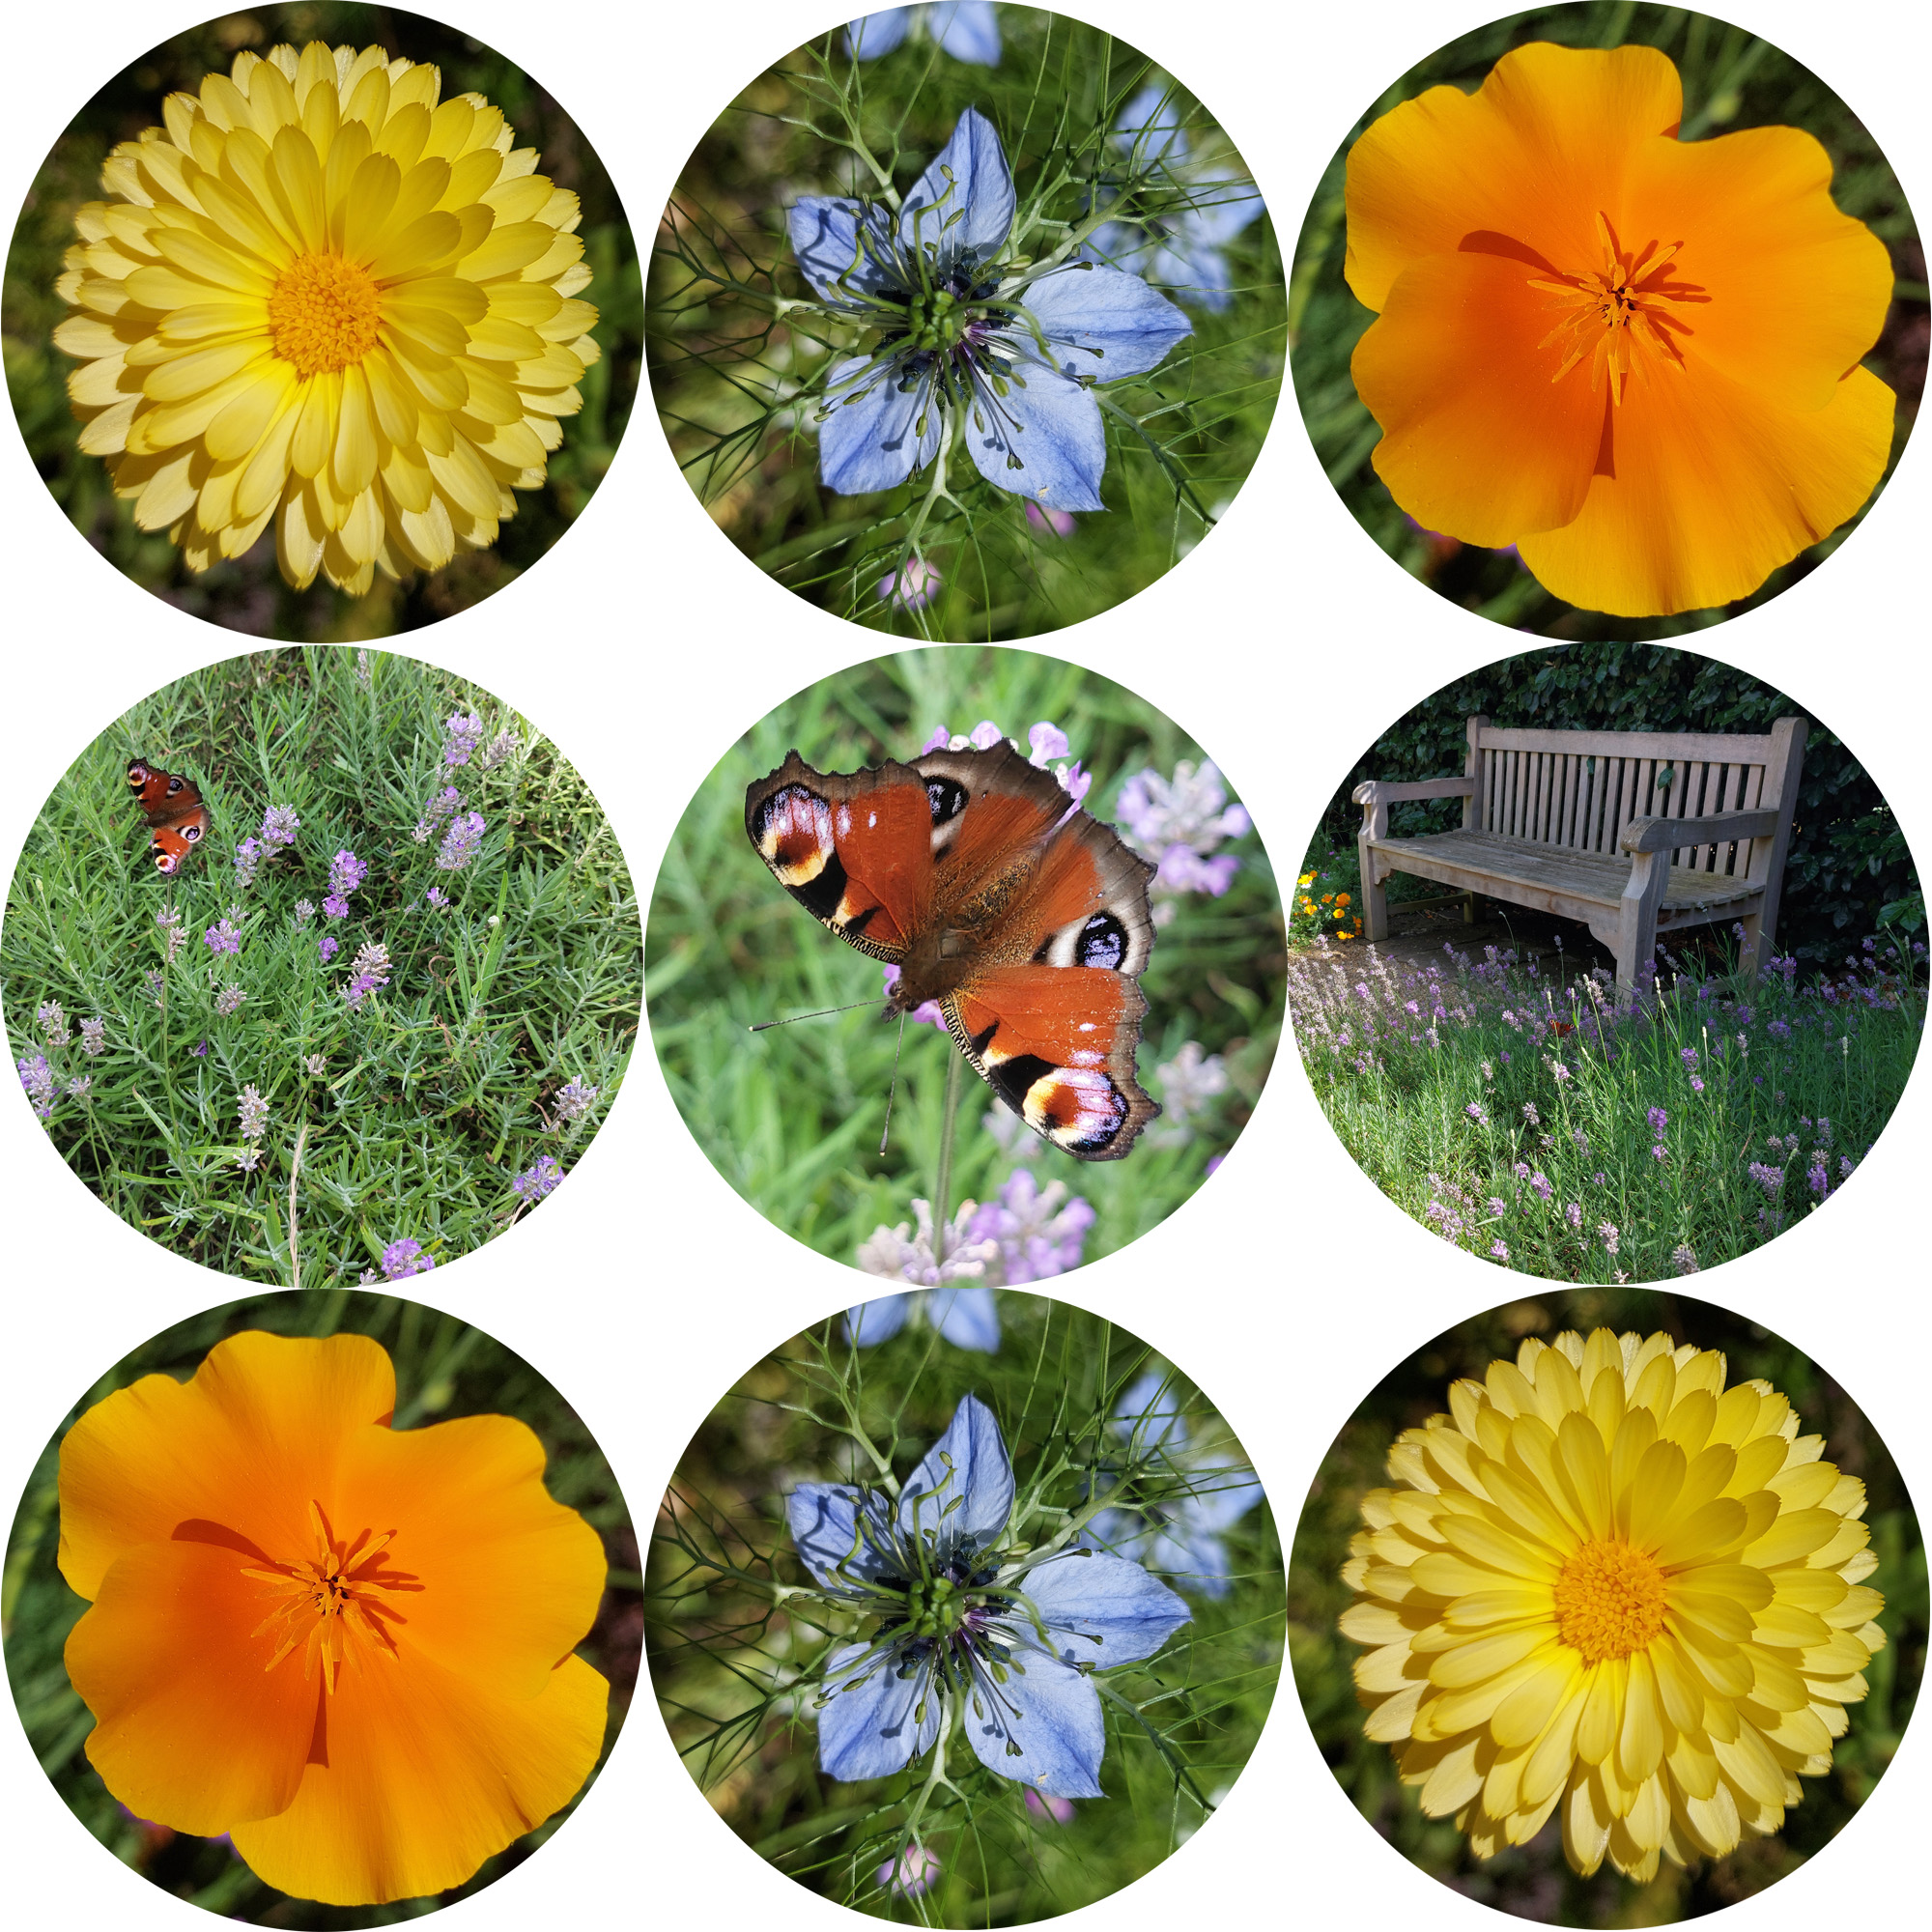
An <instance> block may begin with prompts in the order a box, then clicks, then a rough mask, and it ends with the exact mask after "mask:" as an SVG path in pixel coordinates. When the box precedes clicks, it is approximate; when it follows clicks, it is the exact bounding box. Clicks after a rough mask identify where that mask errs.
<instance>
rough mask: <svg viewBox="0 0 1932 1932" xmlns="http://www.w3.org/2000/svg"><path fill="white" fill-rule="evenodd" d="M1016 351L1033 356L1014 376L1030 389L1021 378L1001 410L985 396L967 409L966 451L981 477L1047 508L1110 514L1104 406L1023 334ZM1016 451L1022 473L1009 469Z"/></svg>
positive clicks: (1014, 384)
mask: <svg viewBox="0 0 1932 1932" xmlns="http://www.w3.org/2000/svg"><path fill="white" fill-rule="evenodd" d="M1095 272H1096V273H1097V272H1098V271H1097V270H1095ZM1014 346H1015V347H1016V348H1017V347H1024V349H1025V351H1026V354H1025V355H1023V357H1022V358H1021V360H1020V362H1019V365H1018V368H1017V370H1016V372H1015V373H1016V376H1017V377H1018V378H1019V379H1020V381H1024V383H1025V384H1026V386H1025V387H1024V388H1022V387H1020V383H1019V381H1015V382H1014V383H1013V384H1012V386H1011V387H1010V388H1009V390H1008V392H1007V394H1006V395H1005V397H1003V398H1001V399H1000V401H999V407H998V409H997V410H995V409H994V408H993V407H992V401H991V399H990V398H985V397H981V398H980V399H977V400H976V401H975V402H973V403H972V404H970V405H969V406H968V413H967V417H966V447H967V448H968V449H969V450H970V451H971V452H972V456H973V461H974V462H975V463H976V464H977V465H979V469H980V475H981V476H983V477H984V478H985V479H986V481H987V482H988V483H994V484H997V485H998V486H999V487H1000V488H1001V489H1002V490H1010V491H1012V492H1013V493H1014V494H1015V495H1016V496H1020V497H1032V498H1033V499H1034V500H1035V501H1036V502H1038V503H1042V504H1044V505H1045V506H1046V507H1047V508H1048V509H1052V510H1104V509H1105V508H1106V507H1107V506H1106V504H1105V503H1103V502H1102V501H1101V500H1100V475H1101V472H1102V471H1103V470H1104V469H1106V467H1107V438H1106V433H1105V431H1104V430H1102V428H1101V427H1100V406H1099V404H1098V403H1096V402H1095V401H1094V398H1093V397H1092V396H1090V395H1089V394H1088V393H1087V391H1086V390H1085V389H1083V388H1082V387H1081V386H1080V384H1078V383H1076V382H1074V381H1073V379H1072V378H1071V377H1070V376H1062V375H1060V374H1059V373H1058V372H1056V371H1054V370H1051V369H1048V368H1046V367H1045V366H1044V365H1043V364H1042V363H1041V362H1040V360H1039V358H1038V357H1037V355H1034V354H1033V353H1032V350H1033V345H1032V343H1031V342H1026V343H1024V344H1021V343H1020V342H1019V341H1018V339H1017V334H1016V335H1015V340H1014ZM1015 426H1016V427H1015ZM1009 449H1011V450H1013V451H1015V452H1016V453H1017V454H1018V456H1019V459H1020V463H1021V465H1022V468H1020V469H1011V468H1010V467H1009V465H1008V462H1007V451H1008V450H1009Z"/></svg>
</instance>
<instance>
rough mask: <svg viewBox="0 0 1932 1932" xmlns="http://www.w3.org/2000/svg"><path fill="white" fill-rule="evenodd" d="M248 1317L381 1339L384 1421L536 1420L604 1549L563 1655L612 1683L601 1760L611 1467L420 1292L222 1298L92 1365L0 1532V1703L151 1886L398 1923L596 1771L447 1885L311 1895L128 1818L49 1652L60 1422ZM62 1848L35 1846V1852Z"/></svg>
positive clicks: (204, 1901)
mask: <svg viewBox="0 0 1932 1932" xmlns="http://www.w3.org/2000/svg"><path fill="white" fill-rule="evenodd" d="M251 1328H259V1329H266V1330H267V1331H268V1332H269V1333H270V1334H271V1335H336V1334H357V1335H367V1336H369V1337H370V1338H371V1339H372V1340H374V1341H377V1342H380V1343H381V1344H382V1345H383V1346H384V1348H385V1349H386V1350H388V1351H389V1356H390V1359H391V1360H392V1361H393V1362H394V1364H395V1370H396V1413H395V1421H394V1424H393V1426H394V1427H395V1428H397V1429H412V1428H420V1427H424V1426H427V1425H429V1424H431V1423H434V1422H438V1421H444V1420H448V1419H449V1418H451V1417H454V1416H459V1415H513V1416H515V1417H517V1419H518V1420H519V1421H522V1422H526V1423H527V1424H528V1425H529V1426H530V1428H531V1429H533V1430H534V1431H535V1432H536V1434H537V1435H538V1436H539V1438H540V1439H541V1440H542V1442H543V1445H544V1451H545V1455H546V1458H547V1463H546V1467H545V1471H544V1487H545V1488H546V1489H547V1490H548V1491H549V1492H550V1493H551V1495H552V1496H554V1498H555V1499H556V1501H558V1502H560V1503H563V1504H565V1505H567V1506H568V1507H569V1508H571V1509H574V1510H576V1511H578V1512H579V1514H580V1515H582V1517H583V1518H584V1520H586V1521H587V1522H589V1524H590V1525H591V1527H592V1528H593V1529H595V1530H596V1531H597V1533H598V1534H599V1535H600V1536H601V1537H602V1538H603V1539H604V1548H605V1551H606V1554H607V1556H608V1557H609V1560H610V1563H611V1575H610V1578H609V1581H608V1582H607V1584H606V1586H605V1592H604V1601H603V1604H602V1605H600V1607H599V1609H598V1613H597V1621H596V1623H595V1625H594V1626H593V1627H592V1629H591V1630H590V1633H589V1634H588V1635H586V1636H585V1637H584V1639H583V1641H582V1643H580V1644H579V1645H578V1646H577V1655H578V1656H580V1657H582V1659H583V1660H584V1662H587V1663H589V1664H591V1665H592V1666H593V1667H594V1668H596V1669H598V1670H600V1671H602V1672H603V1674H604V1675H605V1677H607V1678H608V1679H609V1680H610V1683H611V1715H610V1720H609V1723H608V1726H607V1728H606V1731H605V1735H604V1749H603V1752H602V1753H601V1754H600V1756H599V1758H598V1761H597V1769H598V1771H600V1772H601V1771H602V1769H603V1767H604V1764H605V1762H606V1761H607V1760H608V1758H609V1757H610V1754H611V1747H612V1745H614V1744H615V1742H616V1739H617V1733H618V1731H619V1730H620V1729H621V1728H622V1727H623V1723H624V1719H625V1717H626V1715H627V1714H628V1712H629V1710H630V1707H631V1697H632V1694H633V1690H634V1688H635V1686H636V1683H637V1676H638V1662H639V1653H640V1650H641V1647H642V1638H643V1610H642V1599H641V1595H640V1590H641V1586H642V1583H643V1577H642V1576H641V1575H640V1574H639V1565H638V1538H637V1532H636V1530H635V1529H634V1528H633V1527H632V1524H631V1514H630V1511H629V1509H628V1508H627V1507H626V1505H625V1502H624V1497H623V1492H621V1491H620V1490H619V1489H618V1487H617V1479H616V1477H615V1476H613V1475H612V1474H611V1465H610V1463H607V1462H606V1461H605V1460H604V1453H603V1451H602V1450H600V1449H599V1448H598V1446H597V1444H596V1442H595V1441H594V1440H593V1439H592V1437H591V1435H590V1432H589V1431H588V1430H587V1429H585V1427H584V1426H583V1423H582V1420H581V1418H580V1417H579V1416H578V1415H577V1413H576V1412H575V1411H574V1410H573V1409H572V1408H571V1407H570V1406H569V1404H568V1403H567V1402H566V1401H565V1400H564V1398H563V1397H562V1396H561V1395H560V1394H559V1393H558V1392H557V1391H556V1390H555V1389H554V1388H553V1387H552V1386H551V1384H550V1383H549V1382H548V1381H546V1380H545V1379H544V1378H543V1377H541V1376H540V1375H538V1374H537V1373H536V1371H535V1370H534V1369H532V1368H531V1367H530V1365H529V1364H528V1363H527V1362H526V1361H525V1360H524V1359H523V1358H522V1357H521V1356H520V1355H515V1354H512V1353H511V1351H510V1350H508V1349H506V1348H504V1347H503V1345H502V1344H501V1343H500V1342H497V1341H496V1340H495V1339H494V1338H492V1337H491V1336H489V1335H486V1334H485V1333H483V1331H482V1330H481V1329H477V1328H471V1327H469V1326H467V1325H466V1324H465V1323H463V1322H461V1321H458V1320H457V1319H456V1318H455V1317H454V1316H451V1315H443V1314H440V1313H439V1312H438V1311H437V1310H435V1309H433V1308H427V1307H424V1306H423V1305H422V1304H421V1303H419V1302H414V1301H398V1300H395V1299H392V1298H391V1297H390V1296H388V1295H384V1294H368V1293H359V1292H355V1291H351V1290H348V1289H336V1290H331V1291H327V1292H325V1293H302V1294H270V1295H264V1296H259V1297H256V1298H253V1299H250V1300H245V1301H235V1302H229V1303H227V1304H225V1305H224V1306H222V1307H219V1308H211V1309H208V1310H206V1311H205V1312H204V1313H202V1314H200V1315H196V1316H192V1317H190V1318H189V1319H188V1320H187V1321H178V1322H176V1323H175V1324H174V1325H173V1326H172V1327H169V1328H164V1329H163V1330H162V1331H161V1332H160V1333H159V1334H158V1335H156V1336H155V1337H154V1338H153V1339H152V1340H151V1341H147V1342H144V1343H143V1344H142V1345H141V1346H140V1347H139V1348H138V1349H136V1350H134V1351H133V1352H132V1353H131V1354H129V1355H128V1356H127V1357H126V1358H125V1359H124V1360H122V1361H120V1362H117V1363H116V1364H115V1365H114V1366H113V1367H112V1368H111V1369H109V1370H107V1371H106V1373H105V1374H103V1375H102V1376H101V1378H100V1379H99V1381H98V1382H96V1383H95V1385H94V1386H93V1387H92V1388H91V1389H89V1390H88V1391H87V1392H86V1394H85V1395H83V1396H82V1397H81V1398H80V1400H79V1401H78V1402H76V1403H75V1404H74V1406H73V1407H72V1409H71V1410H70V1411H69V1413H68V1416H67V1419H66V1420H65V1421H64V1422H63V1423H62V1424H61V1426H60V1428H59V1429H58V1430H56V1431H55V1433H54V1435H53V1439H52V1440H51V1441H49V1442H48V1444H47V1446H46V1448H45V1449H44V1450H43V1452H42V1454H41V1457H40V1460H39V1461H38V1462H37V1463H35V1464H34V1469H33V1473H32V1475H31V1476H29V1477H28V1479H27V1486H26V1492H25V1493H24V1494H23V1495H22V1497H21V1499H20V1505H19V1509H18V1511H17V1513H16V1514H15V1515H14V1522H13V1531H12V1534H11V1536H10V1537H9V1539H8V1544H7V1563H6V1571H5V1581H4V1585H0V1625H4V1629H5V1634H6V1655H7V1674H8V1678H9V1680H10V1681H11V1683H12V1686H13V1691H14V1706H15V1708H16V1709H17V1710H18V1712H19V1714H20V1721H21V1723H22V1724H23V1725H24V1726H25V1727H26V1732H27V1740H28V1743H29V1745H30V1746H31V1747H32V1749H33V1751H34V1754H35V1756H36V1757H38V1758H39V1760H40V1765H41V1769H42V1770H43V1772H45V1773H46V1775H47V1776H48V1777H49V1778H50V1779H51V1780H52V1782H53V1786H54V1788H55V1790H56V1791H58V1792H59V1793H60V1795H61V1798H62V1800H63V1801H64V1802H65V1803H66V1804H67V1806H68V1808H69V1809H70V1810H71V1811H72V1813H73V1814H74V1816H75V1818H77V1819H78V1820H79V1821H80V1823H81V1825H82V1826H83V1827H85V1829H86V1830H87V1831H88V1832H89V1833H92V1834H93V1836H94V1837H95V1838H96V1839H98V1840H99V1843H100V1844H101V1845H102V1846H103V1847H105V1849H106V1850H107V1851H108V1852H109V1853H110V1854H111V1855H112V1856H113V1857H115V1858H117V1859H119V1860H120V1861H122V1862H123V1863H124V1864H127V1865H129V1866H131V1867H132V1868H133V1869H134V1870H135V1871H137V1872H139V1873H140V1874H141V1875H142V1877H144V1878H145V1879H147V1880H148V1881H149V1883H150V1884H152V1885H155V1886H157V1887H158V1888H159V1889H161V1890H163V1891H165V1892H167V1893H169V1894H170V1895H172V1896H173V1897H176V1898H179V1899H182V1900H184V1901H185V1903H187V1904H189V1905H196V1906H199V1907H201V1908H202V1909H203V1910H204V1911H206V1912H210V1913H213V1914H216V1915H218V1916H219V1917H221V1918H230V1919H238V1920H240V1921H241V1923H243V1924H247V1925H276V1926H283V1927H288V1928H292V1932H357V1928H361V1927H364V1926H376V1925H395V1924H400V1923H402V1922H403V1921H404V1920H406V1919H411V1918H421V1917H422V1916H423V1915H424V1914H426V1913H430V1912H435V1911H437V1910H439V1909H440V1908H441V1907H442V1906H445V1905H452V1904H454V1903H456V1902H457V1901H458V1900H459V1899H463V1898H468V1897H469V1895H470V1894H471V1893H472V1892H476V1891H480V1890H481V1889H483V1888H484V1887H485V1886H487V1885H490V1884H492V1883H494V1882H495V1881H496V1880H497V1879H499V1878H501V1877H502V1875H503V1874H504V1873H505V1872H507V1871H511V1870H514V1869H515V1868H516V1867H517V1866H518V1865H520V1864H522V1863H523V1861H525V1860H526V1858H528V1857H529V1856H530V1854H531V1853H532V1852H534V1851H535V1850H536V1849H537V1847H538V1846H539V1845H541V1844H543V1843H544V1842H545V1841H546V1840H548V1839H549V1838H550V1837H551V1835H552V1834H553V1833H554V1832H555V1831H556V1830H557V1828H558V1827H559V1826H560V1825H561V1824H562V1823H563V1822H564V1821H565V1820H566V1819H567V1818H568V1817H569V1816H570V1814H571V1813H572V1811H574V1810H575V1809H576V1808H577V1805H578V1804H580V1803H581V1802H582V1797H583V1792H586V1791H588V1790H589V1789H590V1785H591V1784H592V1783H594V1782H595V1780H596V1776H597V1774H596V1773H595V1772H593V1773H592V1774H591V1777H590V1778H589V1779H588V1780H586V1782H585V1784H584V1786H583V1791H580V1792H579V1793H578V1795H577V1797H576V1798H574V1799H573V1800H572V1801H571V1803H570V1804H567V1805H566V1806H565V1807H564V1808H563V1809H562V1810H561V1811H559V1812H558V1813H557V1814H556V1815H555V1816H554V1817H553V1818H550V1819H547V1820H546V1821H545V1822H544V1823H542V1824H540V1825H539V1826H538V1827H537V1828H536V1830H534V1831H533V1832H530V1833H527V1834H526V1836H524V1837H522V1838H520V1839H518V1840H517V1842H516V1843H515V1844H513V1845H511V1846H510V1847H509V1848H508V1849H507V1850H505V1851H502V1852H499V1853H497V1856H496V1857H495V1858H493V1859H491V1860H489V1861H486V1862H485V1864H484V1865H483V1867H482V1868H481V1869H480V1870H479V1871H478V1872H477V1873H476V1875H475V1877H474V1878H472V1879H470V1880H469V1882H468V1884H466V1885H463V1886H460V1887H458V1888H457V1889H455V1890H453V1891H449V1892H445V1893H443V1894H441V1895H440V1896H439V1897H434V1898H417V1899H406V1900H402V1901H399V1902H398V1903H396V1904H393V1905H378V1906H358V1907H347V1906H330V1905H319V1904H317V1903H315V1902H314V1901H313V1900H309V1899H297V1898H291V1897H289V1896H288V1895H287V1894H286V1893H283V1892H280V1891H276V1890H274V1889H271V1888H270V1887H269V1886H266V1885H264V1884H263V1883H262V1881H261V1880H260V1879H258V1878H257V1877H256V1876H255V1874H254V1873H253V1872H252V1871H250V1870H249V1869H248V1867H247V1866H246V1865H244V1864H243V1863H242V1862H241V1861H240V1859H238V1858H237V1857H236V1855H235V1853H234V1852H233V1851H232V1850H231V1849H230V1847H229V1846H228V1845H227V1844H226V1842H224V1841H223V1840H220V1839H214V1838H197V1837H191V1836H187V1835H185V1834H179V1835H178V1834H177V1833H173V1832H171V1831H169V1830H167V1829H166V1828H165V1827H164V1826H157V1825H153V1824H149V1823H144V1822H143V1821H142V1820H140V1819H138V1818H134V1817H131V1816H130V1815H129V1814H128V1811H127V1810H126V1809H125V1808H124V1807H123V1806H122V1805H121V1804H118V1803H117V1802H116V1801H115V1799H114V1797H113V1795H112V1793H110V1792H109V1791H108V1789H107V1787H106V1785H105V1784H103V1783H102V1782H101V1780H100V1776H99V1773H98V1772H97V1771H96V1770H95V1769H94V1767H93V1765H92V1764H91V1763H89V1761H88V1758H87V1754H86V1751H85V1748H84V1747H85V1744H86V1740H87V1735H88V1733H89V1732H90V1731H91V1730H92V1729H93V1728H94V1718H93V1716H92V1714H91V1713H90V1712H89V1711H88V1709H87V1707H86V1706H85V1705H84V1704H83V1703H82V1702H81V1701H80V1697H79V1695H78V1694H77V1693H76V1692H75V1690H74V1689H73V1687H72V1686H71V1684H70V1683H69V1682H68V1675H67V1669H66V1666H65V1665H64V1664H63V1662H62V1661H61V1653H62V1649H63V1647H64V1646H65V1644H66V1642H67V1638H68V1633H69V1632H70V1631H71V1630H72V1628H73V1626H74V1625H75V1624H76V1623H77V1622H79V1620H80V1617H81V1615H82V1613H83V1612H84V1611H85V1610H86V1608H87V1605H86V1603H85V1602H84V1601H83V1600H82V1599H81V1598H79V1597H77V1596H76V1595H75V1594H74V1593H73V1592H72V1591H71V1589H69V1588H68V1586H67V1583H66V1582H65V1580H64V1579H63V1578H62V1577H61V1574H60V1570H59V1567H58V1564H57V1563H56V1560H55V1558H56V1552H57V1548H58V1545H59V1541H60V1492H59V1487H58V1479H59V1473H60V1444H61V1438H62V1436H64V1435H66V1434H67V1432H68V1430H69V1429H70V1428H71V1427H72V1425H73V1424H74V1422H75V1421H77V1420H78V1419H79V1417H80V1415H81V1414H82V1413H83V1412H84V1411H85V1410H87V1409H89V1408H92V1407H93V1406H95V1405H96V1404H97V1403H99V1402H102V1401H104V1400H105V1399H106V1398H107V1397H108V1396H110V1395H112V1394H113V1393H114V1391H115V1390H116V1389H121V1388H126V1387H128V1384H129V1383H131V1382H135V1381H138V1380H139V1379H140V1378H142V1377H143V1376H149V1375H171V1376H173V1377H174V1378H175V1379H176V1380H177V1381H185V1380H186V1379H187V1378H189V1377H190V1376H192V1375H193V1373H194V1372H195V1370H196V1369H197V1368H199V1367H200V1365H201V1362H202V1359H203V1357H204V1356H206V1354H207V1353H208V1351H209V1350H210V1349H212V1348H213V1346H214V1345H215V1343H217V1342H218V1341H220V1340H222V1338H223V1337H224V1336H228V1335H236V1334H240V1333H241V1331H242V1330H244V1329H251ZM65 1849H66V1848H65V1847H48V1848H47V1850H48V1853H49V1855H50V1856H56V1855H59V1854H60V1853H61V1852H62V1851H64V1850H65ZM76 1855H77V1853H76ZM565 1856H567V1854H565Z"/></svg>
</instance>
